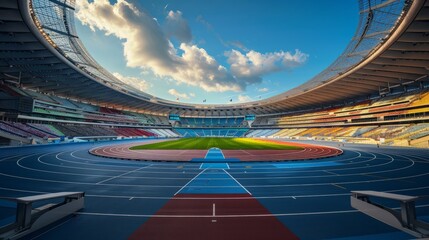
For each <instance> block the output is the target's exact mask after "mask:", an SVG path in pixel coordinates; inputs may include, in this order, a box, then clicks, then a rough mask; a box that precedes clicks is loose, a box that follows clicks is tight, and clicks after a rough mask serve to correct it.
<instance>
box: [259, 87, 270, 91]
mask: <svg viewBox="0 0 429 240" xmlns="http://www.w3.org/2000/svg"><path fill="white" fill-rule="evenodd" d="M268 90H269V89H268V88H266V87H264V88H258V92H268Z"/></svg>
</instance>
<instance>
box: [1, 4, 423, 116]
mask: <svg viewBox="0 0 429 240" xmlns="http://www.w3.org/2000/svg"><path fill="white" fill-rule="evenodd" d="M74 6H75V0H1V1H0V80H2V81H6V82H7V81H9V82H10V81H13V82H19V84H20V85H21V86H23V87H24V88H29V89H35V90H37V91H39V92H43V93H47V94H55V95H58V96H62V97H66V98H70V99H74V100H78V101H82V102H89V103H93V104H97V105H100V106H108V107H112V108H117V109H123V110H131V111H138V112H146V113H152V114H162V115H165V114H169V113H173V114H180V115H182V116H238V115H246V114H257V115H263V114H275V113H280V112H288V111H293V110H299V109H306V108H307V109H309V108H317V107H320V106H329V105H333V104H338V103H344V102H345V101H349V100H351V99H364V98H368V97H369V96H374V95H378V94H384V93H388V92H389V91H390V90H391V89H392V88H394V87H401V88H404V89H406V88H407V86H413V85H418V84H421V83H422V81H428V80H429V79H428V73H429V0H359V9H360V12H359V14H360V20H359V25H358V28H357V30H356V33H355V36H354V37H353V38H352V40H351V42H350V43H349V45H348V46H347V48H346V50H345V51H344V52H343V54H342V55H341V56H340V57H339V58H338V59H337V60H336V61H335V62H334V63H333V64H331V65H330V66H329V67H328V68H327V69H326V70H325V71H323V72H321V73H320V74H318V75H317V76H316V77H314V78H313V79H311V80H309V81H308V82H306V83H305V84H303V85H301V86H299V87H297V88H294V89H292V90H289V91H286V92H284V93H282V94H279V95H277V96H274V97H271V98H268V99H264V100H260V101H255V102H248V103H240V104H223V105H206V104H186V103H178V102H173V101H168V100H164V99H160V98H157V97H156V96H152V95H149V94H147V93H144V92H141V91H139V90H137V89H135V88H134V87H133V86H126V85H125V86H124V84H123V83H122V82H121V81H120V80H118V79H117V78H115V77H114V76H113V75H112V74H111V73H109V72H108V71H107V70H105V69H104V68H103V67H101V66H100V65H99V64H98V63H97V62H96V61H95V60H94V59H93V58H92V57H91V56H90V55H89V53H88V52H87V51H86V50H85V47H84V46H83V44H82V43H81V41H80V40H79V37H78V36H77V34H76V30H75V27H74V21H75V20H74V11H75V9H74ZM315 41H317V40H315Z"/></svg>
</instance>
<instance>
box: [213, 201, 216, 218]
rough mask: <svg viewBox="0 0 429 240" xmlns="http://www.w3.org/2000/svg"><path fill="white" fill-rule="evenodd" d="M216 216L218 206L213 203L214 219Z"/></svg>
mask: <svg viewBox="0 0 429 240" xmlns="http://www.w3.org/2000/svg"><path fill="white" fill-rule="evenodd" d="M214 216H216V204H214V203H213V217H214Z"/></svg>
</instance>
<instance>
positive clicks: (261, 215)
mask: <svg viewBox="0 0 429 240" xmlns="http://www.w3.org/2000/svg"><path fill="white" fill-rule="evenodd" d="M427 207H429V204H424V205H418V206H416V208H427ZM393 209H395V210H398V209H400V207H397V208H393ZM343 213H360V211H358V210H338V211H325V212H298V213H269V214H242V215H239V214H236V215H216V218H246V217H272V216H275V217H284V216H306V215H327V214H343ZM76 214H77V215H90V216H108V217H144V218H146V217H151V218H212V217H213V216H212V215H157V214H155V215H152V214H120V213H119V214H117V213H98V212H76Z"/></svg>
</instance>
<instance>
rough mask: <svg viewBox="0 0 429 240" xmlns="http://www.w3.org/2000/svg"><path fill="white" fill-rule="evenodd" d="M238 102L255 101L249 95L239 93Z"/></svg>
mask: <svg viewBox="0 0 429 240" xmlns="http://www.w3.org/2000/svg"><path fill="white" fill-rule="evenodd" d="M237 98H238V102H239V103H245V102H250V101H253V99H252V98H251V97H249V96H247V95H241V94H240V95H238V97H237Z"/></svg>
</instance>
